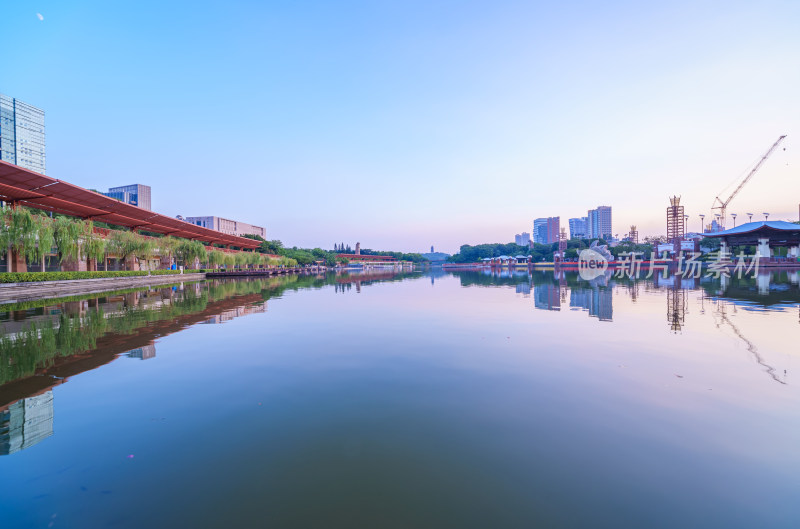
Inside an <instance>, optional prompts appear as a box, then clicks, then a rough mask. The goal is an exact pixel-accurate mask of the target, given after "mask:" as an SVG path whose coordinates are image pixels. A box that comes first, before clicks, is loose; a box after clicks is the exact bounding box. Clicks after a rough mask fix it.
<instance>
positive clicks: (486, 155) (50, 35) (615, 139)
mask: <svg viewBox="0 0 800 529" xmlns="http://www.w3.org/2000/svg"><path fill="white" fill-rule="evenodd" d="M0 12H1V13H2V20H3V28H4V29H3V40H4V45H5V47H6V48H5V50H6V52H5V53H4V54H3V63H2V66H0V91H2V92H3V93H6V94H8V95H11V96H14V97H17V98H19V99H22V100H24V101H26V102H28V103H31V104H33V105H36V106H39V107H41V108H43V109H44V110H45V111H46V124H47V169H48V174H50V175H51V176H54V177H56V178H60V179H63V180H66V181H69V182H72V183H75V184H77V185H81V186H84V187H91V188H97V189H106V188H108V187H109V186H115V185H123V184H129V183H135V182H138V183H143V184H147V185H150V186H152V187H153V206H154V209H156V210H158V211H159V212H162V213H165V214H170V215H176V214H182V215H219V216H223V217H228V218H234V219H237V220H242V221H246V222H251V223H254V224H259V225H263V226H265V227H266V228H267V234H268V236H269V238H279V239H281V240H283V241H284V242H285V243H287V244H288V245H298V246H322V247H325V248H330V247H331V246H332V245H333V243H334V242H345V243H350V244H351V245H355V242H356V241H360V242H361V244H362V246H364V247H368V248H376V249H398V250H406V251H418V250H426V249H428V248H429V247H430V245H432V244H433V245H435V246H436V247H437V250H442V251H448V252H452V251H455V250H456V249H457V248H458V246H459V245H460V244H463V243H471V244H474V243H480V242H508V241H512V240H513V235H514V233H518V232H521V231H530V230H531V224H532V220H533V219H534V218H535V217H542V216H555V215H560V216H561V217H562V219H563V221H565V220H566V219H567V218H569V217H574V216H581V215H585V214H586V210H587V209H589V208H592V207H595V206H597V205H601V204H605V205H611V206H613V207H614V231H615V232H617V233H624V232H626V231H627V229H628V226H629V225H630V224H637V225H639V229H640V232H641V233H642V234H660V233H663V232H664V231H665V227H664V210H665V208H666V207H667V206H668V205H669V203H668V196H670V195H672V194H679V195H682V196H683V201H684V203H685V205H686V208H687V213H690V214H691V215H692V220H691V221H690V227H691V228H692V229H698V228H699V218H698V217H697V214H699V213H709V212H710V206H711V203H712V201H713V199H714V197H715V196H716V195H717V193H719V192H720V191H721V190H722V189H723V188H725V187H726V186H727V185H729V184H730V183H731V181H733V180H734V179H735V178H736V177H738V176H740V175H741V173H742V172H743V171H744V170H745V169H746V168H747V167H748V165H750V164H751V163H753V162H754V161H755V159H756V158H757V157H758V156H759V155H760V154H761V153H763V152H764V151H766V149H767V148H768V147H769V145H770V144H771V143H772V142H773V141H774V140H775V139H776V138H777V137H778V136H779V135H780V134H788V135H789V137H788V138H787V141H786V142H785V147H786V151H783V150H781V151H779V152H778V153H776V155H775V156H774V157H773V159H771V160H770V161H769V162H768V164H767V165H766V166H765V168H764V170H763V171H762V172H761V173H759V175H758V176H757V177H756V178H755V179H754V180H753V182H752V184H751V185H749V186H748V188H746V190H745V191H743V192H742V194H741V196H740V197H739V198H737V199H736V201H735V202H734V203H732V205H731V207H730V209H729V211H731V212H739V213H742V214H743V213H744V212H745V211H747V210H751V211H753V210H754V211H757V212H762V211H770V212H771V213H772V215H771V217H770V218H790V217H791V218H792V219H796V218H797V208H798V202H800V174H799V173H800V156H799V155H798V154H797V153H798V150H800V141H798V140H800V127H798V125H800V106H799V105H798V98H800V31H798V27H800V2H797V1H782V2H771V1H767V2H698V1H692V2H659V3H656V2H541V3H535V2H480V3H478V2H463V1H459V2H456V1H451V2H435V1H423V2H415V1H407V0H406V1H397V2H376V1H373V2H237V1H227V2H203V1H196V2H151V1H147V0H144V1H137V2H88V1H84V2H63V1H60V2H55V1H41V2H28V1H19V2H8V1H2V3H0ZM37 13H40V14H41V15H42V17H43V20H40V18H39V17H38V16H37ZM740 219H741V217H740Z"/></svg>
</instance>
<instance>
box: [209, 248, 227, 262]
mask: <svg viewBox="0 0 800 529" xmlns="http://www.w3.org/2000/svg"><path fill="white" fill-rule="evenodd" d="M207 260H208V264H209V265H212V266H219V265H221V264H223V263H224V262H225V254H224V253H222V252H220V251H219V250H211V251H210V252H208V257H207Z"/></svg>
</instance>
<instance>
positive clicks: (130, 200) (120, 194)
mask: <svg viewBox="0 0 800 529" xmlns="http://www.w3.org/2000/svg"><path fill="white" fill-rule="evenodd" d="M150 191H151V190H150V186H146V185H142V184H131V185H129V186H119V187H110V188H109V189H108V192H107V193H103V194H104V195H105V196H107V197H111V198H116V199H117V200H119V201H120V202H125V203H126V204H130V205H131V206H138V207H140V208H142V209H146V210H149V211H152V210H153V207H152V204H151V201H150Z"/></svg>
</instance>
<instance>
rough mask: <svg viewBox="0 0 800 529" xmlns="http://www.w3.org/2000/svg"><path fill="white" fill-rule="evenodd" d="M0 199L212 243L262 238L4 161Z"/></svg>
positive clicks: (250, 244) (243, 244)
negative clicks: (202, 223)
mask: <svg viewBox="0 0 800 529" xmlns="http://www.w3.org/2000/svg"><path fill="white" fill-rule="evenodd" d="M0 200H3V201H5V202H8V203H10V204H11V205H21V206H26V207H30V208H35V209H40V210H43V211H48V212H52V213H61V214H64V215H69V216H72V217H78V218H81V219H89V220H94V221H98V222H105V223H107V224H111V225H113V226H121V227H125V228H129V229H131V230H133V231H136V230H146V231H149V232H153V233H159V234H163V235H172V236H174V237H180V238H183V239H191V240H195V241H200V242H204V243H208V244H220V245H223V246H225V247H227V248H231V247H236V248H241V249H248V250H253V249H255V248H258V246H259V245H260V242H259V241H254V240H252V239H247V238H245V237H238V236H236V235H228V234H226V233H222V232H219V231H215V230H211V229H208V228H204V227H202V226H196V225H194V224H190V223H188V222H186V221H183V220H179V219H175V218H172V217H169V216H167V215H161V214H160V213H155V212H153V211H149V210H146V209H142V208H139V207H136V206H132V205H130V204H125V203H124V202H120V201H118V200H116V199H113V198H111V197H107V196H105V195H101V194H100V193H96V192H94V191H90V190H88V189H84V188H82V187H78V186H76V185H73V184H70V183H67V182H64V181H62V180H57V179H55V178H51V177H49V176H45V175H42V174H39V173H35V172H33V171H29V170H28V169H24V168H22V167H19V166H16V165H13V164H10V163H7V162H3V161H0Z"/></svg>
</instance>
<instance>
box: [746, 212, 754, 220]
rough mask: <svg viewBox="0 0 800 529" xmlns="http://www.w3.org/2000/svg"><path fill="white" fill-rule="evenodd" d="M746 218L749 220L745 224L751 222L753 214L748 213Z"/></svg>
mask: <svg viewBox="0 0 800 529" xmlns="http://www.w3.org/2000/svg"><path fill="white" fill-rule="evenodd" d="M747 216H748V217H750V220H748V221H747V222H753V214H752V213H748V214H747Z"/></svg>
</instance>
